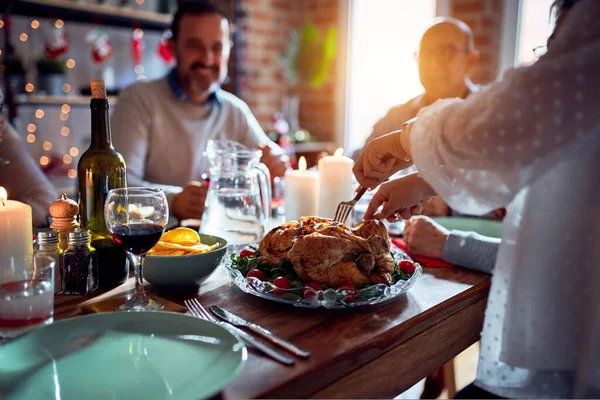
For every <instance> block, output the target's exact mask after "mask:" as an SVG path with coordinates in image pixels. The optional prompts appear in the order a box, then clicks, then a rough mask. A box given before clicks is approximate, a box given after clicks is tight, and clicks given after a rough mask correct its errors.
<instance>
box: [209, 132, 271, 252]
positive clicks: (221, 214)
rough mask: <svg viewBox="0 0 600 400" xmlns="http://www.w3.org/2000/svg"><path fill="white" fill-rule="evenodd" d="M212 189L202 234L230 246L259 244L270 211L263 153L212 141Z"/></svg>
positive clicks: (210, 146) (237, 145) (267, 178)
mask: <svg viewBox="0 0 600 400" xmlns="http://www.w3.org/2000/svg"><path fill="white" fill-rule="evenodd" d="M206 153H207V157H208V159H209V160H210V162H211V165H212V167H211V168H210V186H209V190H208V195H207V197H206V203H205V209H204V214H203V216H202V224H201V225H200V232H201V233H205V234H209V235H215V236H219V237H222V238H224V239H225V240H227V242H228V243H229V244H247V243H253V242H258V241H260V240H261V239H262V237H263V236H264V234H265V223H266V221H267V219H268V217H269V213H270V209H271V183H270V181H271V178H270V176H269V172H268V169H267V168H266V167H265V166H264V165H263V164H261V163H260V157H261V154H262V153H261V151H260V150H255V149H249V148H247V147H245V146H242V145H240V144H239V143H236V142H231V141H209V144H208V146H207V152H206Z"/></svg>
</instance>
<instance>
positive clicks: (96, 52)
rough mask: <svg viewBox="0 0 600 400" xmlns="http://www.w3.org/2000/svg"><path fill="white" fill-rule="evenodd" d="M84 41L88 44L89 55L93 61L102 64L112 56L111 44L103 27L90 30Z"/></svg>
mask: <svg viewBox="0 0 600 400" xmlns="http://www.w3.org/2000/svg"><path fill="white" fill-rule="evenodd" d="M86 41H87V42H88V44H89V45H90V57H91V59H92V61H93V62H94V63H96V64H102V63H105V62H106V61H108V60H109V59H110V58H111V57H112V54H113V45H112V43H111V41H110V39H109V37H108V33H107V32H106V31H105V30H104V29H93V30H91V31H90V32H89V33H88V34H87V36H86Z"/></svg>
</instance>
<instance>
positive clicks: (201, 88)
mask: <svg viewBox="0 0 600 400" xmlns="http://www.w3.org/2000/svg"><path fill="white" fill-rule="evenodd" d="M200 68H202V69H209V70H211V71H212V72H213V73H214V74H216V75H217V79H216V80H214V81H212V82H209V83H208V86H207V85H206V83H207V81H206V80H205V79H201V78H200V79H199V78H197V77H196V76H195V74H194V71H195V70H197V69H200ZM190 71H191V72H190V73H189V74H188V79H187V81H188V82H187V83H188V88H189V90H190V91H191V92H192V93H195V94H196V95H205V94H210V93H212V92H214V91H215V90H217V89H218V88H219V87H220V86H221V84H222V83H223V82H224V81H225V77H226V76H227V71H226V70H225V71H221V70H220V68H219V67H218V66H217V65H211V66H208V65H206V64H203V63H200V62H198V63H194V64H192V65H191V66H190Z"/></svg>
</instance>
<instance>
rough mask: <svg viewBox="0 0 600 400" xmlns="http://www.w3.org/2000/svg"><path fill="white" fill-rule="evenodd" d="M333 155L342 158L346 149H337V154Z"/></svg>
mask: <svg viewBox="0 0 600 400" xmlns="http://www.w3.org/2000/svg"><path fill="white" fill-rule="evenodd" d="M333 155H334V156H336V157H341V156H343V155H344V149H343V148H341V147H340V148H339V149H337V150H336V151H335V153H333Z"/></svg>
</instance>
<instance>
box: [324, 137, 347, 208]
mask: <svg viewBox="0 0 600 400" xmlns="http://www.w3.org/2000/svg"><path fill="white" fill-rule="evenodd" d="M353 166H354V161H352V159H351V158H349V157H346V156H344V149H337V150H336V152H335V154H334V155H333V156H326V157H323V158H321V159H320V160H319V216H320V217H323V218H333V217H334V215H335V210H336V208H337V206H338V204H340V202H342V201H348V200H351V199H352V197H353V195H352V189H353V188H352V167H353Z"/></svg>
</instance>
